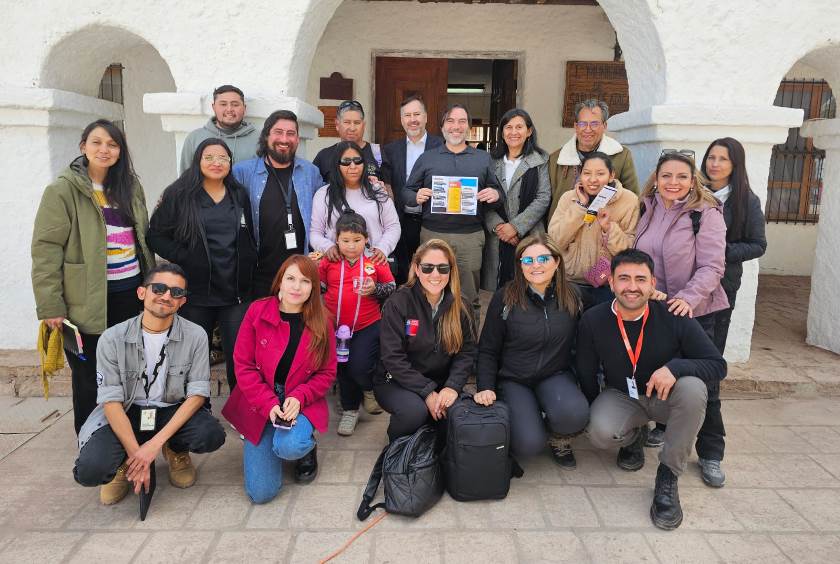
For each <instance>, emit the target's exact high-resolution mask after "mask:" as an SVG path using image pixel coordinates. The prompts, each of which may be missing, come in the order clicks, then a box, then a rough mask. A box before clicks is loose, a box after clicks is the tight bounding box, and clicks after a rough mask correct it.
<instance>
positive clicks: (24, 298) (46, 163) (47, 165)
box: [0, 87, 123, 349]
mask: <svg viewBox="0 0 840 564" xmlns="http://www.w3.org/2000/svg"><path fill="white" fill-rule="evenodd" d="M122 112H123V110H122V106H120V105H119V104H114V103H112V102H106V101H104V100H99V99H97V98H91V97H89V96H83V95H80V94H76V93H73V92H65V91H63V90H52V89H43V88H18V87H5V88H0V154H2V155H4V156H5V159H4V164H5V166H2V167H0V248H1V249H2V254H1V255H2V257H3V268H2V269H0V288H3V291H2V312H3V316H2V323H0V349H32V348H34V346H35V338H36V336H37V334H36V331H37V319H36V318H35V300H34V297H33V295H32V282H31V278H30V270H31V265H32V260H31V255H30V246H31V242H32V226H33V223H34V220H35V213H36V212H37V210H38V205H39V203H40V201H41V194H42V193H43V192H44V188H45V187H46V186H47V185H48V184H50V183H51V182H52V181H53V180H54V179H55V177H56V175H57V174H58V173H59V172H60V171H61V170H62V169H64V168H65V167H66V166H67V165H69V164H70V161H72V160H73V159H74V158H75V157H77V156H78V155H79V154H80V152H79V140H80V137H81V133H82V130H83V129H84V128H85V126H86V125H87V124H89V123H90V122H92V121H94V120H96V119H99V118H107V119H111V120H116V119H122V118H123V114H122Z"/></svg>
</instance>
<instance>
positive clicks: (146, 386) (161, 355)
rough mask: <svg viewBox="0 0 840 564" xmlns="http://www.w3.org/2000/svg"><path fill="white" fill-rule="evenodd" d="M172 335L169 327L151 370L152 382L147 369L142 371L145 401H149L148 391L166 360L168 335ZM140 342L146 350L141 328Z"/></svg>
mask: <svg viewBox="0 0 840 564" xmlns="http://www.w3.org/2000/svg"><path fill="white" fill-rule="evenodd" d="M170 333H172V326H171V325H170V326H169V331H167V332H166V340H165V341H164V342H163V346H162V347H160V353H159V354H158V359H157V362H156V363H155V366H154V368H152V381H151V382H149V375H148V373H147V371H148V369H146V370H144V371H143V391H144V392H146V399H149V390H151V389H152V386H154V384H155V382H157V379H158V372H159V371H160V367H161V366H163V363H164V361H165V360H166V345H168V344H169V334H170ZM140 341H141V343H142V345H143V350H144V351H145V350H146V339H144V338H143V331H142V327H141V331H140Z"/></svg>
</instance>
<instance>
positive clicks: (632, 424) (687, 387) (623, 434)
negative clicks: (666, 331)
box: [587, 376, 708, 476]
mask: <svg viewBox="0 0 840 564" xmlns="http://www.w3.org/2000/svg"><path fill="white" fill-rule="evenodd" d="M639 394H640V397H639V399H637V400H636V399H633V398H631V397H630V396H628V395H627V394H626V393H624V392H620V391H618V390H616V389H613V388H607V389H606V390H604V391H603V392H601V393H600V394H599V395H598V397H597V398H595V401H594V402H592V406H591V407H590V412H589V427H588V428H587V433H588V434H589V440H590V442H591V443H592V444H593V446H595V448H600V449H608V448H615V447H623V446H627V445H629V444H630V443H632V442H633V441H634V440H636V437H637V435H638V433H637V432H636V429H638V428H639V427H641V426H642V425H647V424H648V421H656V422H657V423H665V424H666V425H667V426H668V428H667V429H666V430H665V444H664V445H662V450H661V451H660V452H659V462H661V463H662V464H664V465H665V466H667V467H668V468H670V469H671V471H672V472H673V473H674V474H676V475H677V476H679V475H680V474H682V473H683V471H684V470H685V465H686V462H687V461H688V457H689V455H691V449H692V447H693V446H694V440H695V439H696V437H697V431H699V430H700V425H702V424H703V418H704V417H705V415H706V398H707V394H708V391H707V388H706V384H705V383H704V382H703V381H702V380H701V379H700V378H697V377H695V376H683V377H682V378H678V379H677V381H676V383H675V384H674V387H673V388H671V393H670V394H669V395H668V399H666V400H665V401H662V400H660V399H658V398H656V397H655V396H654V397H650V398H649V397H647V396H645V395H644V388H642V387H640V388H639Z"/></svg>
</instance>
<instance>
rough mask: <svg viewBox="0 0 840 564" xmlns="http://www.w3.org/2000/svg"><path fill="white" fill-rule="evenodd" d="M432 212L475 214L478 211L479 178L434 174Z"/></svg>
mask: <svg viewBox="0 0 840 564" xmlns="http://www.w3.org/2000/svg"><path fill="white" fill-rule="evenodd" d="M432 213H445V214H453V215H475V214H476V213H478V178H477V177H475V176H432Z"/></svg>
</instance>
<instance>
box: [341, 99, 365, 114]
mask: <svg viewBox="0 0 840 564" xmlns="http://www.w3.org/2000/svg"><path fill="white" fill-rule="evenodd" d="M347 108H355V109H357V110H359V111H360V112H364V109H363V108H362V104H361V103H359V102H358V101H357V100H344V101H343V102H342V103H340V104H339V105H338V111H339V113H340V112H342V111H344V110H346V109H347Z"/></svg>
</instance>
